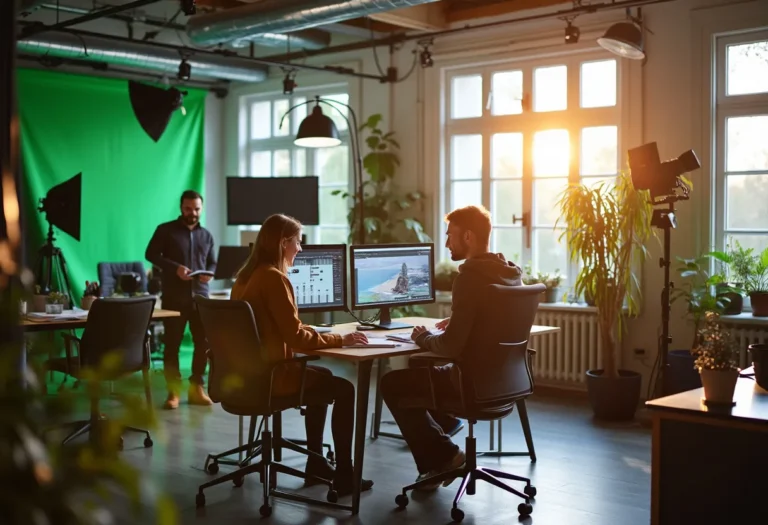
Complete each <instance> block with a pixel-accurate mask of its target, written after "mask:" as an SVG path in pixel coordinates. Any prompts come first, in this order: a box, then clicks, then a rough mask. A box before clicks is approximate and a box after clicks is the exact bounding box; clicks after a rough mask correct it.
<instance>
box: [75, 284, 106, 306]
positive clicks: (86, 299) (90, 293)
mask: <svg viewBox="0 0 768 525" xmlns="http://www.w3.org/2000/svg"><path fill="white" fill-rule="evenodd" d="M100 294H101V287H100V286H99V283H98V282H96V281H94V282H89V281H85V291H84V292H83V299H82V300H81V301H80V307H81V308H82V309H83V310H90V309H91V305H92V304H93V301H95V300H96V299H98V298H99V295H100Z"/></svg>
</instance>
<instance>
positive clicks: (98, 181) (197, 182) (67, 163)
mask: <svg viewBox="0 0 768 525" xmlns="http://www.w3.org/2000/svg"><path fill="white" fill-rule="evenodd" d="M187 91H188V94H187V96H186V97H185V98H184V107H185V109H186V116H185V115H182V113H181V111H175V112H174V114H173V117H172V118H171V121H170V123H169V124H168V127H167V128H166V130H165V133H164V134H163V136H162V137H161V138H160V140H159V141H158V142H157V143H155V142H154V141H153V140H152V139H151V138H150V137H149V136H148V135H147V134H146V133H145V132H144V130H143V129H142V128H141V126H140V125H139V122H138V120H136V117H135V116H134V114H133V109H132V108H131V102H130V99H129V97H128V81H126V80H115V79H105V78H98V77H91V76H85V75H75V74H66V73H58V72H50V71H36V70H30V69H20V70H19V71H18V99H19V116H20V120H21V152H22V162H23V181H24V188H23V193H24V199H25V215H26V221H27V222H26V233H25V235H26V242H27V247H28V259H27V260H28V266H29V267H31V268H33V269H34V265H35V262H36V259H37V250H38V249H39V248H40V247H41V246H42V245H43V242H44V240H45V236H46V233H47V231H48V223H47V221H46V218H45V214H44V213H41V212H38V211H37V207H38V200H39V199H40V198H41V197H45V195H46V193H47V192H48V190H49V189H50V188H52V187H53V186H55V185H57V184H59V183H61V182H64V181H66V180H68V179H70V178H71V177H73V176H74V175H77V174H78V173H81V172H82V214H81V222H80V228H81V231H80V242H78V241H76V240H75V239H73V238H72V237H70V236H69V235H68V234H66V233H64V232H61V231H59V230H57V229H56V228H54V233H55V237H56V243H55V244H56V246H58V247H59V248H61V249H62V252H63V253H64V257H65V258H66V261H67V265H68V270H69V271H68V273H69V278H70V281H71V284H72V294H73V296H74V300H75V302H76V304H77V303H79V300H80V297H81V296H82V293H83V290H84V288H85V281H86V280H88V281H94V280H97V279H98V277H97V273H96V265H97V263H98V262H101V261H107V262H127V261H144V263H145V266H146V267H147V268H149V267H150V265H149V263H147V262H146V260H145V259H144V251H145V249H146V247H147V243H148V242H149V239H150V237H151V236H152V233H153V232H154V230H155V228H156V227H157V225H158V224H160V223H162V222H165V221H168V220H172V219H174V218H176V217H177V216H178V215H179V197H180V196H181V193H182V192H183V191H184V190H186V189H192V190H196V191H198V192H200V193H203V184H204V182H203V181H204V174H203V169H204V168H203V166H204V159H203V155H204V151H203V125H204V122H203V120H204V115H205V96H206V92H205V91H202V90H195V89H187ZM57 288H58V285H57Z"/></svg>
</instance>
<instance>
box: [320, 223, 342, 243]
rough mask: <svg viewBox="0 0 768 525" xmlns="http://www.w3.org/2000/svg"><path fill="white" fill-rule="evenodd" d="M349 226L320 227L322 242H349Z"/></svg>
mask: <svg viewBox="0 0 768 525" xmlns="http://www.w3.org/2000/svg"><path fill="white" fill-rule="evenodd" d="M348 242H349V229H348V228H325V227H322V228H320V244H347V243H348Z"/></svg>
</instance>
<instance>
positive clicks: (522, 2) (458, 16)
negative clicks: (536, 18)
mask: <svg viewBox="0 0 768 525" xmlns="http://www.w3.org/2000/svg"><path fill="white" fill-rule="evenodd" d="M557 4H572V2H569V1H567V0H507V1H505V2H495V3H492V4H486V5H478V6H474V7H464V8H461V7H454V8H449V9H448V11H447V12H446V13H445V18H446V21H447V22H448V23H451V22H461V21H464V20H472V19H474V18H490V17H494V16H502V15H508V14H510V13H515V12H517V11H524V10H527V9H536V8H540V7H549V6H553V5H557ZM459 5H460V4H459Z"/></svg>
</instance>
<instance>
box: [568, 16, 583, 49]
mask: <svg viewBox="0 0 768 525" xmlns="http://www.w3.org/2000/svg"><path fill="white" fill-rule="evenodd" d="M565 22H566V23H567V24H568V25H566V26H565V43H566V44H576V43H577V42H578V41H579V36H581V31H580V30H579V28H578V27H576V26H575V25H573V18H571V19H568V18H566V19H565Z"/></svg>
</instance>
